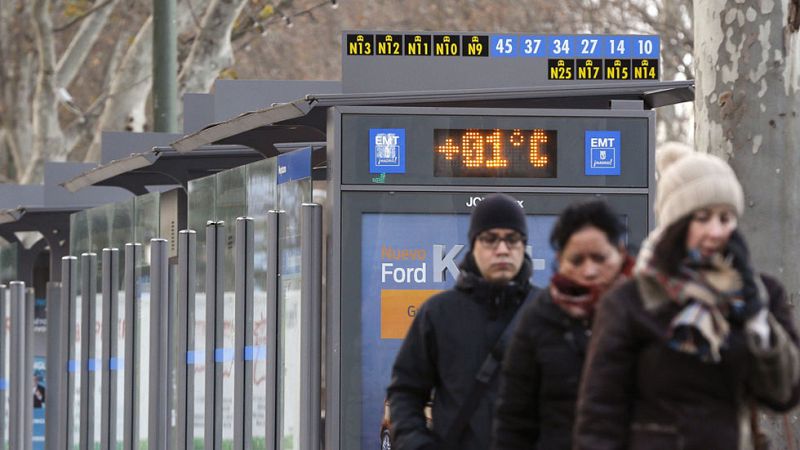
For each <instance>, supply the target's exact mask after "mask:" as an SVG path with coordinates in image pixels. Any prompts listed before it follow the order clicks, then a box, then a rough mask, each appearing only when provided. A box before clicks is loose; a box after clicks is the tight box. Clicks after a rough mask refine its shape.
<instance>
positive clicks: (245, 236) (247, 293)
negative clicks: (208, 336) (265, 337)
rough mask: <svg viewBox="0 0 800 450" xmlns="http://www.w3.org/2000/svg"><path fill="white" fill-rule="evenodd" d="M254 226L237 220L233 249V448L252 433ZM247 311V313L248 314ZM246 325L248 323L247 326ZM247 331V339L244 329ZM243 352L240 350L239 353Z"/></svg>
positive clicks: (239, 449)
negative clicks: (247, 401) (248, 401)
mask: <svg viewBox="0 0 800 450" xmlns="http://www.w3.org/2000/svg"><path fill="white" fill-rule="evenodd" d="M254 230H255V226H254V224H253V218H252V217H239V218H237V219H236V252H235V256H234V258H235V259H234V269H233V270H234V284H235V290H236V292H235V299H236V300H235V303H236V306H235V309H236V313H235V314H236V317H235V322H234V330H235V332H236V337H235V343H234V355H235V359H234V363H233V364H234V369H233V373H234V381H233V386H234V397H233V428H234V430H243V432H241V433H234V434H233V449H234V450H243V449H244V448H245V444H244V443H245V440H247V441H250V440H251V439H252V436H253V428H252V424H253V422H252V421H253V416H252V414H245V407H244V405H245V399H247V398H250V399H252V398H253V393H252V388H253V380H252V377H253V359H254V356H256V353H255V351H254V349H253V336H252V329H253V250H254V249H253V245H254V242H253V239H254ZM248 311H249V313H247V312H248ZM247 325H249V326H247ZM246 329H247V330H250V333H248V334H249V338H250V340H249V342H248V340H247V337H248V336H246V334H245V330H246ZM240 352H242V353H240Z"/></svg>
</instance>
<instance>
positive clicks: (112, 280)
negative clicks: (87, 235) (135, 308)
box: [100, 248, 120, 450]
mask: <svg viewBox="0 0 800 450" xmlns="http://www.w3.org/2000/svg"><path fill="white" fill-rule="evenodd" d="M101 267H102V271H103V273H102V281H101V286H102V296H103V330H102V336H103V359H102V363H101V365H100V367H101V370H102V389H103V400H102V409H103V411H102V422H101V427H102V428H101V431H100V433H101V434H100V436H101V441H100V442H101V444H100V449H101V450H115V447H116V442H117V436H116V424H117V414H120V412H119V410H118V407H119V406H120V405H116V400H117V391H118V389H119V386H117V377H116V376H112V372H114V371H116V370H117V367H118V366H117V365H116V364H112V363H111V360H112V358H117V357H118V355H119V352H118V350H117V346H118V339H117V337H118V335H119V334H118V332H119V320H118V318H119V314H118V312H119V311H118V308H119V249H117V248H104V249H103V254H102V263H101ZM112 404H114V406H115V407H112Z"/></svg>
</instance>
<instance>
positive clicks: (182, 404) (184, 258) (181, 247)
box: [174, 230, 197, 450]
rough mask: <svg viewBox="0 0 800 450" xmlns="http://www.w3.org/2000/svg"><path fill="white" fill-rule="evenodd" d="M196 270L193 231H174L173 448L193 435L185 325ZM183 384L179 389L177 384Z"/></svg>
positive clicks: (182, 446) (186, 449)
mask: <svg viewBox="0 0 800 450" xmlns="http://www.w3.org/2000/svg"><path fill="white" fill-rule="evenodd" d="M196 270H197V233H195V231H194V230H181V231H180V232H179V233H178V272H177V273H178V298H177V301H176V311H175V314H176V317H177V319H176V321H175V324H176V330H175V333H174V336H175V338H176V340H177V342H176V351H175V353H176V355H175V358H177V367H178V370H177V371H176V373H175V377H176V379H175V385H176V386H177V387H178V392H177V395H176V402H177V404H176V405H175V411H176V416H177V417H176V418H175V419H176V429H177V436H175V447H176V448H177V449H180V450H189V447H188V445H189V443H190V442H193V437H192V436H190V435H189V427H188V421H189V420H191V419H190V418H193V417H194V414H193V412H192V411H190V410H189V408H191V407H193V406H189V404H190V402H189V401H188V397H189V396H190V395H192V394H191V393H192V392H194V377H192V376H189V371H190V370H192V366H190V365H189V364H188V363H187V361H186V357H187V351H188V339H189V327H191V326H194V324H189V320H188V319H189V309H190V308H193V307H194V302H195V289H196V288H195V271H196ZM181 386H183V388H182V387H181Z"/></svg>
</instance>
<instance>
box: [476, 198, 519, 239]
mask: <svg viewBox="0 0 800 450" xmlns="http://www.w3.org/2000/svg"><path fill="white" fill-rule="evenodd" d="M492 228H508V229H511V230H515V231H518V232H520V233H522V235H523V236H528V224H527V223H526V222H525V213H524V212H523V211H522V207H521V206H520V205H519V203H517V201H516V200H515V199H514V197H511V196H508V195H506V194H492V195H488V196H486V198H484V199H483V201H482V202H480V203H478V206H476V207H475V209H474V210H473V211H472V217H471V219H470V222H469V243H470V246H474V245H475V238H476V237H477V236H478V235H479V234H481V233H482V232H484V231H486V230H491V229H492Z"/></svg>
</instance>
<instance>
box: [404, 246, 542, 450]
mask: <svg viewBox="0 0 800 450" xmlns="http://www.w3.org/2000/svg"><path fill="white" fill-rule="evenodd" d="M531 270H532V265H531V261H530V259H529V258H528V257H527V256H526V257H525V261H524V263H523V266H522V269H521V270H520V272H519V273H518V274H517V276H516V278H515V279H514V281H513V282H512V283H509V284H508V285H505V286H498V285H494V284H491V283H489V282H487V281H486V280H484V279H483V278H482V277H481V276H480V275H479V271H478V269H477V267H476V266H475V263H474V261H473V258H472V254H471V253H470V254H468V255H467V257H466V258H465V259H464V262H462V264H461V274H460V275H459V278H458V281H457V282H456V286H455V287H454V288H453V289H449V290H447V291H444V292H441V293H439V294H437V295H434V296H433V297H431V298H430V299H429V300H428V301H426V302H425V303H424V304H423V305H422V307H421V308H420V309H419V310H418V311H417V314H416V316H415V317H414V321H413V323H412V325H411V328H410V329H409V331H408V334H407V335H406V338H405V340H404V341H403V345H402V347H401V348H400V351H399V353H398V354H397V359H396V360H395V363H394V367H393V369H392V380H391V383H390V385H389V388H388V399H389V408H390V415H391V430H392V440H393V448H395V449H398V450H418V449H436V448H439V446H440V445H441V443H442V439H443V438H444V437H445V436H446V434H447V432H448V430H449V428H450V425H451V424H452V422H453V420H454V418H455V416H456V415H457V414H458V411H459V407H460V406H461V405H462V404H463V403H464V400H465V397H466V396H467V395H468V394H469V391H470V390H471V388H472V386H473V382H474V380H475V375H476V374H477V372H478V369H480V366H481V364H482V363H483V361H484V360H485V359H486V357H487V356H488V354H489V352H490V351H491V350H492V348H493V347H494V344H495V342H496V341H497V339H498V338H499V337H500V335H501V334H502V332H503V330H504V329H505V328H506V326H507V325H508V323H509V322H510V321H511V319H512V318H513V316H514V314H515V313H516V311H517V309H518V308H519V305H520V304H522V303H523V301H524V300H525V298H526V296H527V295H528V293H529V292H530V290H531V289H532V286H531V284H530V283H529V281H528V280H529V279H530V276H531V273H532V272H531ZM496 392H497V377H496V376H495V378H494V380H493V381H492V383H491V385H490V387H489V390H488V392H487V394H486V395H485V396H484V399H482V401H481V403H480V405H479V407H478V408H477V410H476V411H475V413H474V414H473V416H472V418H471V420H470V422H469V425H468V427H467V428H466V431H465V432H464V435H463V436H462V437H461V439H460V441H459V442H458V443H455V446H454V447H453V448H460V449H464V450H472V449H475V450H485V449H487V448H488V447H489V443H490V438H491V429H492V416H493V409H494V399H495V396H496ZM432 394H434V400H433V408H432V413H433V429H432V430H429V429H428V428H427V426H426V419H425V416H424V414H423V409H424V407H425V404H426V403H427V402H428V401H429V399H430V398H431V395H432Z"/></svg>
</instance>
